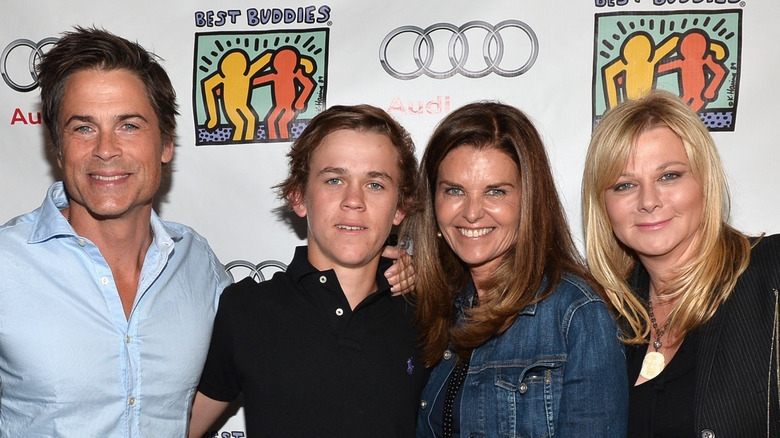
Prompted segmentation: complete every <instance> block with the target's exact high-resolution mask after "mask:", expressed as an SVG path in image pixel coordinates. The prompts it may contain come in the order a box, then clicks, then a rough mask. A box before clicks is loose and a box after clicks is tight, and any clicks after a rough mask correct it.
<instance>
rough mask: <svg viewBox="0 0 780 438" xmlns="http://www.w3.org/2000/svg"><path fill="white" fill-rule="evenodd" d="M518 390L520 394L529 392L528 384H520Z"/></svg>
mask: <svg viewBox="0 0 780 438" xmlns="http://www.w3.org/2000/svg"><path fill="white" fill-rule="evenodd" d="M517 390H518V391H519V392H520V394H525V393H526V392H528V384H527V383H525V382H522V383H520V386H518V387H517Z"/></svg>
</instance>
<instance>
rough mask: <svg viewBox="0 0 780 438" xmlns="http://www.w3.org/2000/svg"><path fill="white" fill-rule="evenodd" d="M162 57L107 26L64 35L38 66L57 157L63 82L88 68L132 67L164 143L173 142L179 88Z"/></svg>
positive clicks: (63, 89) (43, 104) (59, 151)
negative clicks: (174, 83)
mask: <svg viewBox="0 0 780 438" xmlns="http://www.w3.org/2000/svg"><path fill="white" fill-rule="evenodd" d="M158 59H159V58H158V57H157V56H156V55H154V54H153V53H151V52H148V51H147V50H146V49H144V48H143V47H141V46H140V45H139V44H138V43H134V42H131V41H128V40H126V39H124V38H121V37H119V36H117V35H114V34H112V33H110V32H108V31H106V30H102V29H96V28H83V27H76V28H75V29H74V30H73V31H71V32H66V33H64V34H63V35H62V38H60V40H59V41H57V43H56V44H55V45H54V47H53V48H52V49H51V50H50V51H49V52H48V53H46V54H45V55H44V56H43V59H42V60H41V62H40V64H39V65H38V85H39V86H40V88H41V107H42V108H41V112H42V115H43V121H44V122H45V123H46V126H47V127H48V129H49V134H50V136H51V141H52V142H53V143H54V149H55V151H56V152H57V156H60V155H61V153H62V142H61V138H60V134H61V133H60V131H59V126H58V123H57V119H58V117H59V112H60V107H61V106H62V99H63V97H64V95H65V82H66V81H67V80H68V78H69V77H70V75H72V74H73V73H78V72H80V71H84V70H90V69H94V70H120V69H123V70H128V71H129V72H131V73H132V74H134V75H136V76H137V77H138V78H139V79H140V80H141V82H143V84H144V87H145V88H146V97H147V98H148V99H149V102H150V103H151V105H152V108H153V109H154V112H155V114H156V115H157V120H158V124H159V126H160V135H161V138H162V142H163V143H168V142H170V141H173V138H174V136H175V133H176V116H177V115H178V114H179V112H178V110H177V105H176V91H175V90H174V89H173V85H172V84H171V80H170V78H169V77H168V74H167V73H166V72H165V70H164V69H163V68H162V66H161V65H160V64H159V62H158Z"/></svg>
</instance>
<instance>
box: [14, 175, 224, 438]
mask: <svg viewBox="0 0 780 438" xmlns="http://www.w3.org/2000/svg"><path fill="white" fill-rule="evenodd" d="M67 206H68V201H67V198H66V196H65V191H64V189H63V186H62V183H55V184H54V185H52V186H51V188H49V191H48V193H47V196H46V199H45V200H44V202H43V205H41V207H40V208H38V209H37V210H35V211H33V212H31V213H28V214H26V215H23V216H19V217H17V218H15V219H12V220H11V221H9V222H8V223H7V224H5V225H3V226H2V227H0V379H2V388H3V389H2V391H3V392H2V398H1V399H0V437H139V438H140V437H144V438H146V437H181V436H184V434H185V431H186V429H187V423H188V417H189V410H190V404H191V402H192V397H193V395H194V393H195V390H196V387H197V384H198V380H199V378H200V373H201V370H202V367H203V363H204V361H205V357H206V352H207V351H208V345H209V339H210V336H211V328H212V323H213V319H214V315H215V313H216V308H217V303H218V297H219V294H220V293H221V291H222V290H223V289H224V288H225V287H226V286H227V285H228V284H229V283H230V278H229V276H228V274H227V273H226V272H225V270H224V268H223V267H222V265H221V264H220V263H219V261H218V260H217V258H216V256H215V255H214V253H213V252H212V251H211V249H210V248H209V246H208V243H207V242H206V240H205V239H203V238H202V237H201V236H200V235H198V234H197V233H195V231H193V230H192V229H190V228H188V227H185V226H183V225H180V224H176V223H170V222H163V221H162V220H160V218H159V217H158V216H157V215H156V214H155V213H154V212H153V213H152V217H151V224H152V229H153V232H154V241H153V243H152V245H151V246H150V248H149V250H148V252H147V254H146V259H145V260H144V265H143V268H142V271H141V277H140V280H139V282H138V291H137V294H136V298H135V303H134V304H133V308H132V311H131V314H130V318H129V320H128V319H127V318H126V317H125V313H124V310H123V308H122V303H121V302H120V299H119V293H118V291H117V288H116V285H115V283H114V278H113V276H112V274H111V269H110V268H109V266H108V264H107V263H106V261H105V259H104V258H103V256H102V255H101V254H100V251H99V250H98V248H97V246H95V244H93V243H92V242H91V241H89V240H88V239H86V238H83V237H79V236H78V235H76V234H75V232H74V231H73V228H72V227H71V226H70V224H69V223H68V221H67V220H66V219H65V218H64V217H63V216H62V214H61V213H60V210H61V209H63V208H65V207H67Z"/></svg>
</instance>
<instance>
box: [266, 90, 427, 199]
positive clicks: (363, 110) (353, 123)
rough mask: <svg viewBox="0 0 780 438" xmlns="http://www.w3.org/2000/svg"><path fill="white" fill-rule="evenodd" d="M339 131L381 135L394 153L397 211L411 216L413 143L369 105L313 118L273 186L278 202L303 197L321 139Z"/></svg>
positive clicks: (414, 181) (414, 171) (339, 108)
mask: <svg viewBox="0 0 780 438" xmlns="http://www.w3.org/2000/svg"><path fill="white" fill-rule="evenodd" d="M342 129H347V130H352V131H358V132H372V133H377V134H382V135H385V136H386V137H387V138H388V139H389V140H390V142H391V143H392V144H393V146H395V148H396V151H397V152H398V170H399V174H400V181H398V208H399V209H400V210H401V211H403V212H404V213H406V214H411V213H414V211H415V210H416V209H417V203H416V202H415V199H414V193H415V190H416V187H417V158H416V157H415V155H414V142H412V139H411V137H410V136H409V133H408V132H406V130H405V129H404V128H403V127H402V126H401V125H400V124H398V122H396V121H395V120H394V119H393V118H392V117H390V115H389V114H387V113H386V112H384V111H382V110H381V109H379V108H377V107H374V106H371V105H355V106H343V105H337V106H334V107H331V108H328V109H327V110H325V111H323V112H321V113H320V114H317V115H316V116H315V117H314V118H313V119H311V121H310V122H309V124H308V125H307V126H306V129H304V130H303V133H301V135H300V137H298V138H297V139H296V140H295V142H293V145H292V148H290V152H288V153H287V158H288V164H289V173H288V175H287V179H285V180H284V181H283V182H282V183H280V184H278V185H276V186H275V188H276V190H277V193H278V195H279V198H280V199H285V200H286V201H287V203H288V205H290V206H292V202H293V199H292V198H291V196H292V195H293V194H295V193H303V192H304V188H305V187H306V181H307V179H308V178H309V171H310V169H309V162H310V161H311V156H312V154H313V153H314V151H315V150H316V149H317V147H319V145H320V143H321V142H322V139H323V138H325V136H327V135H328V134H330V133H332V132H335V131H339V130H342Z"/></svg>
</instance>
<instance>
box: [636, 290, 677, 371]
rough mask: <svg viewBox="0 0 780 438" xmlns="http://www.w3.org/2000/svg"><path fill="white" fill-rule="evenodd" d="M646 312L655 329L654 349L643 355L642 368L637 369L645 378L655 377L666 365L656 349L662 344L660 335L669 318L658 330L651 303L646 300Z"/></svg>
mask: <svg viewBox="0 0 780 438" xmlns="http://www.w3.org/2000/svg"><path fill="white" fill-rule="evenodd" d="M647 313H648V314H650V322H651V323H652V324H653V330H655V334H656V336H655V342H653V348H655V351H651V352H649V353H647V354H646V355H645V359H644V360H643V361H642V369H641V370H640V371H639V375H640V376H642V377H644V378H645V379H647V380H652V379H655V378H656V377H657V376H658V375H659V374H661V371H663V370H664V367H665V366H666V358H665V357H664V355H663V354H661V353H659V352H658V349H659V348H661V347H662V346H663V344H662V343H661V336H663V335H664V333H666V329H667V327H669V319H667V320H666V324H664V326H663V327H662V328H661V329H660V330H659V329H658V323H657V322H656V320H655V315H654V314H653V303H652V302H651V301H650V300H649V299H648V300H647ZM670 319H671V318H670Z"/></svg>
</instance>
